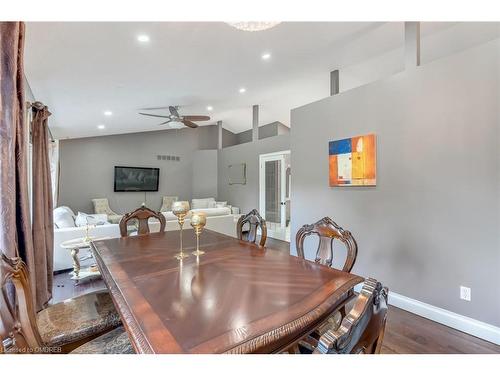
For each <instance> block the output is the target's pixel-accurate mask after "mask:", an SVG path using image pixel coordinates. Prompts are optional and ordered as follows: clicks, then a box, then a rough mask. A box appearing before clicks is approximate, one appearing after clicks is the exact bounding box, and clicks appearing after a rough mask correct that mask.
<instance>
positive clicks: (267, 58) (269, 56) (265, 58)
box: [261, 53, 271, 60]
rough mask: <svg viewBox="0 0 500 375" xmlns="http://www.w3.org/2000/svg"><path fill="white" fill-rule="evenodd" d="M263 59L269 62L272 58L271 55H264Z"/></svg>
mask: <svg viewBox="0 0 500 375" xmlns="http://www.w3.org/2000/svg"><path fill="white" fill-rule="evenodd" d="M261 57H262V60H269V59H270V58H271V54H270V53H264V54H263V55H262V56H261Z"/></svg>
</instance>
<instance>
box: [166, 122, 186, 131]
mask: <svg viewBox="0 0 500 375" xmlns="http://www.w3.org/2000/svg"><path fill="white" fill-rule="evenodd" d="M168 126H169V128H170V129H182V128H184V127H185V125H184V124H183V123H182V122H180V121H172V122H170V123H169V124H168Z"/></svg>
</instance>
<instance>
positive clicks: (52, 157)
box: [49, 139, 59, 207]
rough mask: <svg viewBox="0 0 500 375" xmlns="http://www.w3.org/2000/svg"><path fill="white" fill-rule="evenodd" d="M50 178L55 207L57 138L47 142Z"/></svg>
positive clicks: (57, 187)
mask: <svg viewBox="0 0 500 375" xmlns="http://www.w3.org/2000/svg"><path fill="white" fill-rule="evenodd" d="M49 162H50V179H51V181H52V204H53V206H54V207H57V200H58V198H59V140H57V139H56V140H54V141H52V142H50V143H49Z"/></svg>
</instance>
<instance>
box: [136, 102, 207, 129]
mask: <svg viewBox="0 0 500 375" xmlns="http://www.w3.org/2000/svg"><path fill="white" fill-rule="evenodd" d="M167 108H168V110H169V111H170V114H169V115H155V114H152V113H143V112H139V114H140V115H143V116H151V117H161V118H165V119H168V120H167V121H165V122H162V123H161V124H159V125H165V124H168V123H171V124H170V127H171V128H174V129H181V128H182V125H181V124H184V125H185V126H187V127H190V128H197V127H198V125H197V124H195V123H194V122H193V121H208V120H210V116H197V115H186V116H181V115H180V114H179V112H178V109H179V106H172V105H171V106H168V107H154V108H142V110H144V111H153V110H157V109H167Z"/></svg>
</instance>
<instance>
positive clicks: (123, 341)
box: [70, 326, 135, 354]
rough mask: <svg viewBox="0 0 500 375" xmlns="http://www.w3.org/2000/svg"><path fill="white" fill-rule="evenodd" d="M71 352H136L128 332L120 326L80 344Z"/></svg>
mask: <svg viewBox="0 0 500 375" xmlns="http://www.w3.org/2000/svg"><path fill="white" fill-rule="evenodd" d="M70 354H135V351H134V348H133V347H132V344H131V343H130V340H129V339H128V335H127V332H126V331H125V329H124V328H123V326H120V327H118V328H115V329H114V330H112V331H110V332H108V333H105V334H104V335H102V336H99V337H97V338H95V339H93V340H92V341H89V342H87V343H85V344H83V345H82V346H79V347H78V348H76V349H75V350H73V351H72V352H70Z"/></svg>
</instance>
